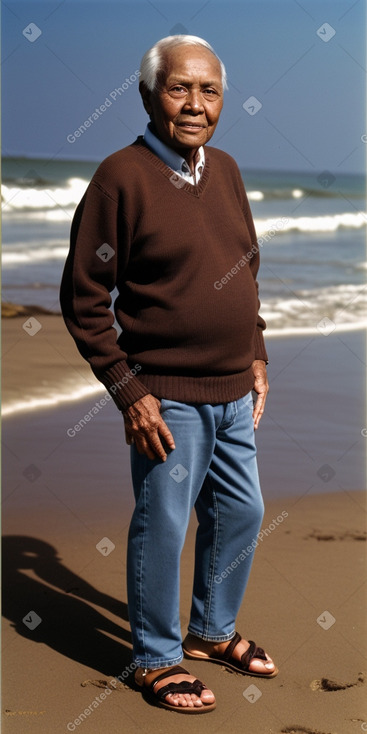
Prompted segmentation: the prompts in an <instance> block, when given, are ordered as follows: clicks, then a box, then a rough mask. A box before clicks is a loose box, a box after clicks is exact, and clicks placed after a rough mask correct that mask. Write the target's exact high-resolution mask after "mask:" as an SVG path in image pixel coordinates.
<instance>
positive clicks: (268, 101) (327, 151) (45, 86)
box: [2, 0, 367, 173]
mask: <svg viewBox="0 0 367 734" xmlns="http://www.w3.org/2000/svg"><path fill="white" fill-rule="evenodd" d="M2 15H3V66H2V69H3V98H4V99H3V127H2V142H3V154H4V155H26V156H29V157H46V158H54V157H55V158H64V159H75V160H95V161H99V160H101V159H103V158H104V157H105V156H107V155H108V154H109V153H111V152H113V151H115V150H117V149H119V148H122V147H124V146H125V145H128V144H129V143H131V142H132V141H133V140H134V139H135V137H136V136H137V135H138V134H142V133H143V132H144V129H145V125H146V122H147V116H146V114H145V112H144V110H143V107H142V104H141V100H140V96H139V92H138V82H137V80H134V75H135V71H136V70H138V69H139V65H140V60H141V57H142V55H143V53H144V52H145V51H146V50H147V48H149V47H150V46H152V45H153V43H154V42H155V41H157V40H158V39H159V38H162V37H164V36H167V35H171V34H172V33H185V32H187V33H190V34H193V35H199V36H202V37H203V38H205V39H206V40H208V41H209V42H210V43H211V44H212V46H213V47H214V48H215V50H216V52H217V53H218V55H219V56H220V57H221V58H222V60H223V61H224V63H225V65H226V68H227V72H228V77H229V87H230V88H229V91H228V92H226V93H225V102H224V109H223V112H222V116H221V120H220V122H219V125H218V128H217V130H216V133H215V135H214V137H213V138H212V141H211V144H212V145H216V146H218V147H219V148H222V149H223V150H226V151H227V152H228V153H230V154H231V155H233V156H234V157H235V158H236V160H237V162H238V164H239V165H240V166H242V167H245V168H263V169H264V168H265V169H284V170H298V171H301V170H305V171H313V170H314V171H316V172H318V171H323V170H330V171H340V172H352V173H353V172H361V171H363V170H364V167H365V152H366V147H367V145H366V142H364V140H366V139H367V138H366V132H367V130H366V120H365V89H366V57H365V33H366V27H365V3H364V0H357V1H355V0H322V1H320V0H318V1H316V2H314V1H313V0H300V1H298V0H238V1H237V2H234V1H233V0H203V1H202V0H198V1H197V2H196V1H195V2H191V1H190V0H185V1H183V0H180V2H178V1H177V0H170V1H167V0H165V1H164V2H161V0H154V1H152V0H134V1H133V2H131V1H129V0H114V1H113V0H89V1H88V2H84V1H83V0H62V1H61V2H60V0H55V1H54V2H51V1H50V0H44V1H43V2H32V0H27V1H26V2H23V1H20V0H19V1H18V0H6V2H3V4H2ZM126 79H127V80H128V81H126ZM122 85H125V87H124V88H123V87H122ZM119 87H120V88H121V89H122V91H121V92H120V94H119V93H118V92H115V91H114V90H116V89H117V88H119ZM111 94H112V96H111ZM250 97H255V98H256V100H258V101H255V104H253V102H252V103H251V102H249V103H247V102H246V100H248V99H249V98H250ZM106 99H107V100H108V102H110V104H109V105H108V106H106V108H105V110H101V109H100V108H101V105H103V104H104V102H105V100H106ZM244 103H245V107H246V105H247V107H248V108H249V109H250V112H252V114H249V112H248V111H246V109H244V107H243V104H244ZM259 103H260V104H261V105H262V106H261V107H260V105H259ZM258 107H259V109H258V110H257V108H258ZM96 108H97V109H98V110H99V112H98V113H95V119H93V122H92V123H91V124H90V125H89V127H88V129H86V130H85V131H84V132H83V133H82V134H80V136H79V137H75V136H74V135H73V134H74V132H75V130H77V129H78V128H79V127H80V126H81V125H83V123H84V121H85V120H88V117H90V116H92V114H93V112H95V110H96ZM256 110H257V111H256ZM254 111H255V113H254ZM68 136H69V141H68V139H67V138H68ZM70 136H71V137H70ZM72 137H75V140H74V141H73V142H70V141H71V140H72Z"/></svg>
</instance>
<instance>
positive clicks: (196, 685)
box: [154, 678, 206, 701]
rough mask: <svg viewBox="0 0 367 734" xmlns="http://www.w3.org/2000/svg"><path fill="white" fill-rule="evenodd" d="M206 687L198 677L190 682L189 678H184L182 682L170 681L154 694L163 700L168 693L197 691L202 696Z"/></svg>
mask: <svg viewBox="0 0 367 734" xmlns="http://www.w3.org/2000/svg"><path fill="white" fill-rule="evenodd" d="M204 688H206V686H204V683H201V682H200V681H199V680H198V679H197V678H196V679H195V680H194V681H193V682H192V683H190V682H189V681H188V680H183V681H181V683H173V682H172V683H168V684H167V685H166V686H162V688H160V689H159V691H156V692H154V695H155V696H156V697H157V698H158V700H159V701H161V700H162V699H163V698H165V697H166V696H167V694H168V693H195V694H196V695H197V697H198V698H200V695H201V692H202V691H203V690H204Z"/></svg>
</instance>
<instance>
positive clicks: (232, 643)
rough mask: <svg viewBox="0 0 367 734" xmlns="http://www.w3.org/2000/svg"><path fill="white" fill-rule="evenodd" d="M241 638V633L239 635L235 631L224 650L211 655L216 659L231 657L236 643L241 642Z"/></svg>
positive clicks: (226, 659)
mask: <svg viewBox="0 0 367 734" xmlns="http://www.w3.org/2000/svg"><path fill="white" fill-rule="evenodd" d="M241 639H242V638H241V635H239V634H238V632H235V635H234V637H233V638H232V640H231V641H230V643H229V645H227V647H226V649H225V651H224V652H222V653H216V654H213V655H212V657H213V658H217V659H218V660H225V661H228V660H229V659H230V658H231V657H232V654H233V650H234V649H235V647H237V645H238V643H239V642H241Z"/></svg>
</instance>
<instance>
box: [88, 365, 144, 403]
mask: <svg viewBox="0 0 367 734" xmlns="http://www.w3.org/2000/svg"><path fill="white" fill-rule="evenodd" d="M140 370H141V366H140V365H139V364H136V365H135V366H134V367H129V365H128V363H127V362H126V361H125V360H122V361H121V362H117V364H115V365H114V366H113V367H111V368H110V369H109V370H107V372H105V373H104V374H103V375H102V376H99V379H100V380H101V382H103V384H104V385H105V387H106V388H107V390H108V392H109V393H110V395H111V397H112V399H113V400H114V402H115V403H116V405H117V407H118V409H119V410H122V411H124V410H127V409H128V408H129V407H130V405H132V404H133V403H135V402H136V401H137V400H140V398H143V397H144V396H145V395H149V390H148V389H147V388H146V387H145V386H144V385H143V384H142V383H141V382H140V380H138V379H137V377H136V375H138V374H139V372H140Z"/></svg>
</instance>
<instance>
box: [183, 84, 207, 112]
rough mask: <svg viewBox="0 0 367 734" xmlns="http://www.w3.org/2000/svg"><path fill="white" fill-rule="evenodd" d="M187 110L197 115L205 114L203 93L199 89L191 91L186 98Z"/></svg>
mask: <svg viewBox="0 0 367 734" xmlns="http://www.w3.org/2000/svg"><path fill="white" fill-rule="evenodd" d="M185 109H186V110H187V111H189V110H192V112H193V113H194V114H196V115H197V114H200V113H202V112H204V106H203V102H202V99H201V92H200V90H199V89H190V91H189V92H188V95H187V97H186V102H185Z"/></svg>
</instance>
